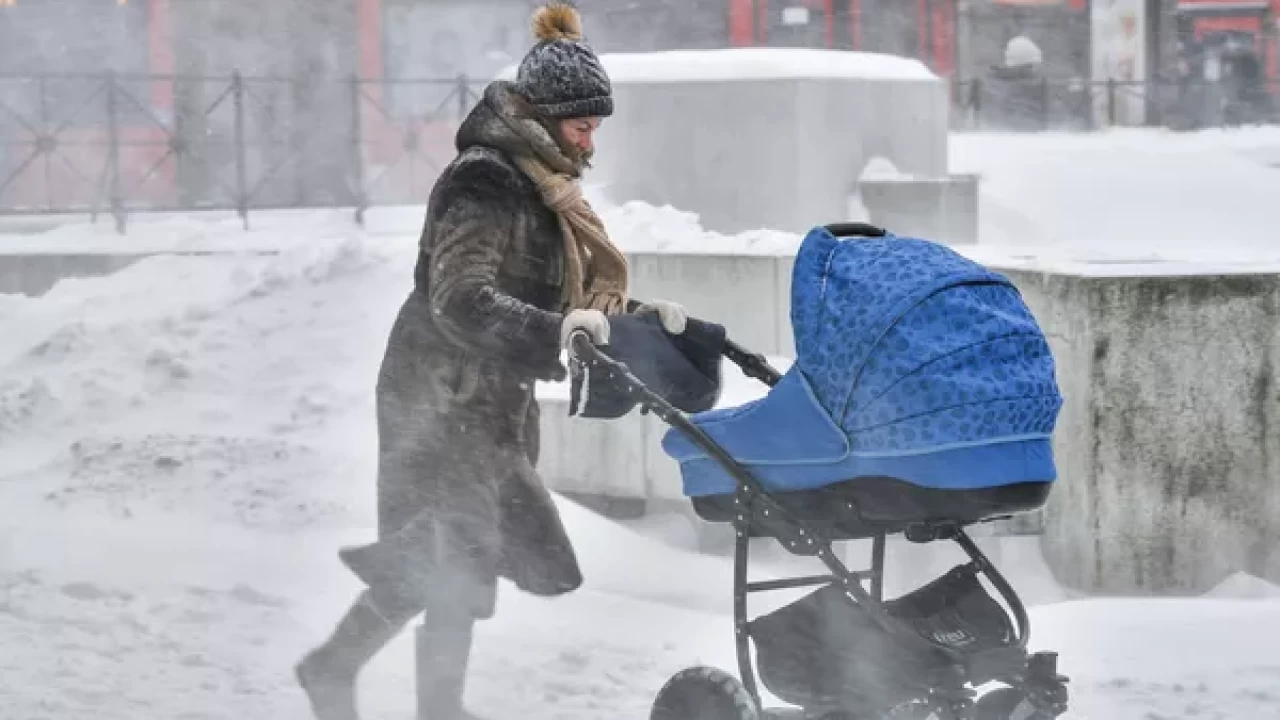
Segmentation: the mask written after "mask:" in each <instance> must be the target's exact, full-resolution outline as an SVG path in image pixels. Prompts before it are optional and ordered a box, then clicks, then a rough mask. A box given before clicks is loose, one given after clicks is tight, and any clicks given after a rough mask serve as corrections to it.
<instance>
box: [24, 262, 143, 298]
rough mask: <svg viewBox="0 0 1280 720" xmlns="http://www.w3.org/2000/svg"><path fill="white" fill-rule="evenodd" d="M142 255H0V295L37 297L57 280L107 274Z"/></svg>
mask: <svg viewBox="0 0 1280 720" xmlns="http://www.w3.org/2000/svg"><path fill="white" fill-rule="evenodd" d="M144 257H146V254H144V253H48V254H41V253H15V254H0V294H7V295H29V296H32V297H38V296H40V295H44V294H45V293H47V292H49V290H50V288H52V287H53V286H54V285H56V284H57V283H58V281H59V280H64V279H67V278H87V277H101V276H104V275H110V274H112V273H114V272H117V271H119V270H123V269H124V268H126V267H128V266H130V265H132V264H133V263H135V262H137V261H139V260H141V259H142V258H144Z"/></svg>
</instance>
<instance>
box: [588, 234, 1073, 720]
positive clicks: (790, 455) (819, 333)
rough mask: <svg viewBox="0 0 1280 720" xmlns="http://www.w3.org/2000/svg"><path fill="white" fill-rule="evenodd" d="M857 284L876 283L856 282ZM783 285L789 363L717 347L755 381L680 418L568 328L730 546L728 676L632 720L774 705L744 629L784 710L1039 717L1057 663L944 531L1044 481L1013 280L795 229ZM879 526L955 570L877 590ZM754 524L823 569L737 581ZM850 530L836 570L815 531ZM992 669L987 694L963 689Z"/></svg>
mask: <svg viewBox="0 0 1280 720" xmlns="http://www.w3.org/2000/svg"><path fill="white" fill-rule="evenodd" d="M847 236H860V237H864V238H870V239H866V240H859V241H856V242H850V241H846V240H844V239H842V238H843V237H847ZM904 268H905V269H904ZM887 276H888V277H896V278H899V280H900V282H897V283H896V284H895V283H885V282H882V281H883V280H884V278H885V277H887ZM868 278H871V279H874V281H875V282H876V283H879V285H878V286H877V287H875V288H868V287H866V284H867V283H868V282H871V280H868ZM873 284H874V283H873ZM792 286H793V288H792V319H793V326H794V330H795V333H796V348H797V362H796V364H795V365H794V366H793V367H792V369H791V370H790V371H789V372H788V373H786V374H785V375H784V374H781V373H779V372H778V371H777V370H775V369H774V368H772V367H770V366H769V364H768V363H767V362H766V361H765V359H764V358H763V357H762V356H760V355H756V354H753V353H751V352H749V351H747V350H745V349H744V348H741V347H739V346H737V345H736V344H734V343H733V342H732V341H730V340H728V339H727V338H726V339H725V340H724V343H723V348H722V354H723V356H724V357H725V358H727V359H729V360H730V361H732V362H734V363H735V364H736V365H738V366H739V367H740V368H741V369H742V371H743V373H744V374H745V375H747V376H748V377H752V378H755V379H758V380H761V381H762V382H764V383H765V384H766V385H768V386H769V387H770V391H769V393H768V394H767V395H766V397H765V398H763V399H761V400H758V401H755V402H753V403H748V404H747V405H744V406H742V407H739V408H732V409H722V410H719V409H718V410H710V411H707V412H699V413H695V414H693V415H690V416H686V415H684V414H683V413H681V412H680V411H679V410H677V409H676V408H675V407H674V406H673V405H672V403H670V402H668V401H667V400H666V399H665V398H664V397H662V396H661V395H659V394H657V393H655V392H654V391H653V390H652V389H651V388H649V387H647V386H646V384H645V383H644V382H642V381H640V380H639V379H637V378H636V376H635V375H634V374H632V372H631V371H630V370H629V369H628V367H627V365H626V364H625V363H623V362H620V361H618V360H616V359H614V358H613V357H611V356H610V355H609V354H607V353H606V352H605V351H603V350H602V349H601V348H597V347H595V346H594V345H593V344H592V343H591V342H590V340H589V339H588V337H587V336H586V335H585V334H584V333H576V334H574V335H573V336H572V337H571V339H570V349H571V353H572V355H573V356H574V360H575V362H576V363H579V364H580V365H582V366H585V368H586V371H587V372H589V373H590V374H591V376H592V382H593V383H600V382H603V383H606V384H608V385H610V386H611V387H612V388H613V390H612V391H613V392H614V393H619V394H621V395H622V396H624V397H626V398H628V399H629V401H631V402H634V403H635V405H638V406H639V407H640V408H641V409H642V411H644V412H652V413H654V414H655V415H657V416H658V417H659V418H660V419H662V420H663V421H664V422H666V423H667V424H668V425H670V426H671V428H672V430H671V431H670V432H669V433H668V435H667V437H666V439H665V440H664V447H665V449H666V450H667V452H668V454H669V455H671V456H672V457H673V458H675V459H676V460H677V461H678V462H679V463H680V466H681V471H682V473H683V476H684V484H685V494H686V495H687V496H688V497H689V498H690V500H691V502H692V504H693V506H694V508H695V510H696V512H698V514H699V515H700V516H701V517H703V518H704V519H707V520H709V521H712V522H726V523H731V524H732V526H733V528H734V530H735V535H736V538H737V540H736V543H735V553H734V588H733V593H734V623H735V630H736V633H735V639H736V647H737V654H738V671H739V677H740V679H733V678H732V677H729V676H727V675H725V674H724V673H722V672H721V671H718V670H715V669H709V668H694V669H691V670H688V671H685V672H682V673H680V674H677V675H676V676H675V677H673V678H672V679H671V681H669V682H668V684H667V685H666V686H665V687H664V688H663V689H662V691H661V692H660V693H659V696H658V699H657V701H656V702H655V705H654V710H653V714H652V716H651V720H690V718H692V717H695V716H696V717H697V719H698V720H738V719H743V720H748V719H749V720H758V718H761V717H779V718H780V717H790V716H791V715H788V714H787V712H789V711H784V710H771V709H766V708H765V707H764V706H763V704H762V701H761V697H760V692H759V689H758V688H757V685H756V666H757V662H755V661H754V660H753V657H752V642H753V641H754V645H755V650H756V653H757V654H758V668H759V674H760V678H761V680H763V682H764V684H765V686H766V687H767V688H768V689H769V690H770V691H771V692H773V694H774V695H776V696H777V697H779V698H780V699H782V700H783V701H785V702H789V703H792V704H794V705H797V706H799V708H800V712H801V713H802V715H797V716H796V717H801V716H803V717H830V718H853V717H856V718H864V717H865V718H869V719H870V718H876V717H889V716H893V717H919V718H925V717H928V716H929V713H930V712H933V713H935V715H936V717H938V718H939V719H940V720H943V719H946V720H1006V719H1008V718H1015V717H1016V718H1028V719H1031V720H1052V719H1053V718H1056V717H1058V716H1059V715H1061V714H1062V713H1063V712H1065V710H1066V686H1065V683H1066V678H1064V677H1062V676H1060V675H1059V674H1058V673H1057V668H1056V655H1055V654H1053V653H1035V654H1029V653H1028V651H1027V642H1028V635H1029V632H1030V627H1029V622H1028V617H1027V613H1026V610H1025V608H1024V607H1023V605H1022V603H1021V601H1020V600H1019V599H1018V597H1017V594H1016V593H1015V592H1014V591H1013V589H1012V587H1011V586H1010V585H1009V583H1008V582H1007V581H1006V580H1005V578H1004V577H1003V576H1002V575H1001V574H1000V573H999V571H998V570H996V568H995V567H994V566H992V564H991V563H990V561H989V560H988V559H987V558H986V556H985V555H984V554H983V553H982V551H981V550H980V549H979V548H978V547H977V545H976V544H975V543H974V542H973V540H972V539H971V538H970V537H969V536H968V535H967V534H966V533H965V531H964V527H965V526H966V525H970V524H974V523H978V522H985V521H989V520H992V519H996V518H1001V517H1007V516H1009V515H1012V514H1016V513H1019V512H1025V511H1028V510H1035V509H1037V508H1039V507H1041V506H1042V505H1043V504H1044V502H1045V500H1046V499H1047V497H1048V493H1049V489H1050V487H1051V485H1052V482H1053V481H1054V480H1055V479H1056V473H1055V471H1054V468H1053V460H1052V451H1051V449H1050V446H1049V436H1050V434H1051V432H1052V429H1053V424H1054V421H1055V419H1056V415H1057V411H1058V409H1059V407H1060V406H1061V398H1060V397H1059V396H1058V393H1057V386H1056V382H1055V380H1054V377H1053V373H1054V369H1053V363H1052V356H1051V354H1050V353H1049V351H1048V346H1047V344H1046V343H1045V339H1044V337H1043V335H1042V334H1041V333H1040V330H1039V327H1038V326H1037V325H1036V324H1035V321H1034V319H1033V318H1032V317H1031V315H1030V312H1029V311H1027V310H1026V308H1025V306H1023V305H1022V304H1021V300H1020V296H1019V295H1018V294H1017V291H1016V289H1014V288H1013V286H1012V285H1011V284H1010V283H1009V282H1008V280H1007V279H1005V278H1003V277H1002V276H999V275H997V274H995V273H991V272H989V271H987V270H985V269H984V268H981V267H978V266H977V265H975V264H973V263H971V262H970V261H968V260H966V259H963V258H960V257H959V256H958V255H956V254H955V253H954V252H952V251H950V250H949V249H947V248H945V247H943V246H940V245H935V244H933V243H928V242H926V241H922V240H914V239H905V238H897V237H894V236H893V235H891V234H889V233H886V232H884V231H883V230H880V229H878V228H874V227H871V226H865V225H856V224H854V225H841V226H830V227H827V228H817V229H815V230H814V231H813V232H811V233H810V234H809V236H808V237H806V239H805V241H804V242H803V243H802V245H801V248H800V250H799V253H798V254H797V258H796V270H795V275H794V277H793V282H792ZM872 290H874V291H875V292H872ZM866 298H876V301H875V302H867V301H866V300H865V299H866ZM849 302H856V303H860V305H858V306H857V307H853V308H847V307H844V305H846V304H848V303H849ZM931 333H932V335H931ZM898 533H901V534H902V535H903V536H904V537H905V538H906V539H907V540H909V541H912V542H931V541H936V540H951V541H953V542H955V543H956V544H958V545H959V546H960V548H961V549H962V550H963V551H964V552H965V553H966V555H968V557H969V558H970V561H969V562H968V563H966V564H964V565H960V566H957V567H956V568H954V569H953V570H952V571H950V572H949V573H947V574H945V575H943V576H942V577H940V578H938V579H936V580H934V581H933V582H931V583H929V584H927V585H925V586H923V587H921V588H918V589H916V590H914V591H912V592H910V593H907V594H906V595H903V596H901V597H898V598H895V599H892V600H888V601H886V600H885V599H884V597H883V573H884V555H885V544H886V539H887V538H888V536H889V535H892V534H898ZM761 536H767V537H772V538H775V539H776V540H778V541H779V542H780V543H781V544H782V545H783V546H784V547H785V548H787V549H788V550H789V551H790V552H792V553H794V554H798V555H809V556H813V557H816V558H817V559H818V560H820V561H821V562H822V563H823V565H824V566H825V567H826V568H827V570H828V571H829V572H828V573H827V574H823V575H817V576H812V577H800V578H791V579H785V580H774V581H763V582H753V581H750V580H749V578H748V565H749V563H748V555H749V550H750V547H751V538H753V537H761ZM853 538H870V539H872V541H873V543H872V564H871V568H870V569H868V570H857V571H855V570H850V569H849V568H848V567H846V566H845V565H844V563H843V562H841V561H840V560H839V559H838V558H837V557H836V554H835V553H834V552H833V550H832V543H833V542H834V541H837V540H843V539H853ZM980 577H985V578H986V579H987V580H988V581H989V583H990V584H991V585H992V587H994V589H995V591H996V593H997V594H998V596H999V597H1000V598H1001V599H1002V600H1003V601H1004V604H1005V605H1006V606H1007V607H1008V611H1007V612H1006V610H1005V608H1004V607H1002V606H1001V604H1000V603H999V602H997V600H996V598H995V597H993V596H992V595H991V594H990V593H988V592H987V590H986V588H985V587H984V586H983V584H982V583H981V582H980ZM808 586H820V587H819V589H817V590H816V591H813V592H811V593H810V594H808V595H806V596H804V597H802V598H800V599H799V600H796V601H794V602H792V603H790V604H788V605H786V606H784V607H782V608H779V609H777V610H774V611H773V612H770V613H768V614H765V615H763V616H761V617H758V618H756V619H754V620H752V619H750V618H749V617H748V612H747V598H748V595H749V594H751V593H755V592H763V591H770V590H780V589H788V588H801V587H808ZM991 681H999V682H1001V683H1003V684H1004V686H1005V687H1002V688H1000V689H997V690H994V691H991V692H990V693H988V694H986V695H984V696H982V697H981V698H978V699H976V700H975V696H976V691H975V688H976V687H977V686H978V685H982V684H985V683H988V682H991ZM708 703H710V705H708ZM707 707H716V708H719V710H716V711H715V712H710V714H708V712H709V711H706V708H707ZM904 709H907V710H910V711H911V712H913V713H918V714H914V715H905V716H903V715H899V714H898V713H900V712H902V711H903V710H904ZM699 713H701V714H699Z"/></svg>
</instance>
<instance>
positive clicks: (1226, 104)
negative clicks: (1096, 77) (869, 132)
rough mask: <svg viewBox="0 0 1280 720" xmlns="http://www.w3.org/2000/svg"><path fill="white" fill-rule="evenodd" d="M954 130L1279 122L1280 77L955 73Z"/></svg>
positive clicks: (1185, 127)
mask: <svg viewBox="0 0 1280 720" xmlns="http://www.w3.org/2000/svg"><path fill="white" fill-rule="evenodd" d="M951 99H952V118H953V122H952V126H953V128H955V129H957V130H1009V131H1022V132H1036V131H1063V130H1067V131H1092V130H1101V129H1105V128H1110V127H1166V128H1171V129H1175V130H1195V129H1202V128H1208V127H1233V126H1240V125H1259V124H1276V123H1280V82H1275V81H1264V82H1260V83H1258V84H1257V85H1254V86H1252V87H1247V86H1244V87H1242V86H1240V85H1237V84H1234V83H1229V82H1207V81H1196V82H1175V81H1164V80H1153V81H1134V82H1128V81H1116V80H1106V81H1084V80H1075V79H1060V78H1043V77H1042V78H1034V79H1031V78H1029V79H1004V78H983V79H967V80H966V79H955V80H952V81H951Z"/></svg>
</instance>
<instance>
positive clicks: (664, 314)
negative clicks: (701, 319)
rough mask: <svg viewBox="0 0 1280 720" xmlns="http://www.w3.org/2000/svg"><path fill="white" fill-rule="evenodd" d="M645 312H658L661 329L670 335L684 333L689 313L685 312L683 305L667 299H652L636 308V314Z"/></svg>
mask: <svg viewBox="0 0 1280 720" xmlns="http://www.w3.org/2000/svg"><path fill="white" fill-rule="evenodd" d="M646 312H656V313H658V319H659V320H660V321H662V327H663V329H664V330H666V331H667V332H669V333H671V334H672V335H680V334H682V333H684V329H685V327H686V325H687V324H688V322H689V313H687V312H685V309H684V306H683V305H679V304H677V303H673V302H670V301H669V300H652V301H650V302H647V303H644V304H643V305H641V306H640V307H638V308H636V314H640V313H646Z"/></svg>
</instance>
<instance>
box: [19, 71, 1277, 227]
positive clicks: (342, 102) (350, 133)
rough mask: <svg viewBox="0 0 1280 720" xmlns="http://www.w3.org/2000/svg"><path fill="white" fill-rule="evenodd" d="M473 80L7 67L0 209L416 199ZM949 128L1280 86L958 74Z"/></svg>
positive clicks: (1052, 122) (1265, 103)
mask: <svg viewBox="0 0 1280 720" xmlns="http://www.w3.org/2000/svg"><path fill="white" fill-rule="evenodd" d="M481 89H482V83H481V82H479V81H472V80H469V79H468V78H466V77H459V78H452V79H422V80H399V79H394V80H393V79H372V78H354V77H353V78H349V79H346V80H328V81H319V82H315V83H311V84H306V83H303V82H301V81H299V80H297V79H294V78H272V77H245V76H242V75H240V74H238V73H237V74H233V75H230V76H221V77H202V76H154V75H114V74H101V75H23V76H16V75H0V214H11V215H12V214H36V213H48V214H53V213H89V214H92V215H94V216H95V217H96V216H97V215H99V214H109V215H110V216H112V217H113V218H114V220H115V224H116V227H117V228H118V229H119V230H120V231H122V232H123V231H124V229H125V225H126V222H127V218H128V216H129V215H130V214H131V213H136V212H145V211H163V210H169V211H189V210H234V211H235V212H237V213H238V214H239V215H240V217H241V218H242V219H243V221H244V223H245V224H246V226H247V225H248V221H249V214H250V212H251V211H252V210H257V209H268V208H306V207H352V208H354V209H355V214H356V218H357V220H362V218H363V214H364V211H365V210H366V209H367V208H369V207H371V206H376V205H416V204H420V203H422V202H424V200H425V198H426V197H427V195H428V193H429V192H430V189H431V184H432V183H433V182H434V181H435V179H436V177H438V175H439V172H440V170H441V168H442V167H443V166H444V165H445V164H446V163H448V162H449V160H450V159H451V158H452V156H453V154H454V148H453V135H454V132H455V131H456V128H457V126H458V123H459V122H460V121H461V119H462V118H463V117H464V116H465V115H466V113H467V112H468V111H469V110H470V108H471V106H472V105H473V104H474V103H475V102H476V101H477V100H478V99H479V94H480V91H481ZM951 90H952V100H953V103H954V106H953V113H952V116H953V119H954V122H953V126H954V127H955V128H956V129H957V130H981V129H988V130H997V129H998V130H1014V131H1018V130H1021V131H1042V130H1077V131H1088V130H1093V129H1098V128H1103V127H1111V126H1152V125H1163V126H1166V127H1178V128H1195V127H1206V126H1222V125H1231V124H1239V123H1250V122H1275V121H1277V120H1280V116H1278V115H1277V107H1280V102H1278V100H1280V87H1278V86H1276V85H1274V84H1273V85H1272V86H1271V87H1269V88H1266V89H1265V91H1262V92H1257V91H1255V92H1254V93H1253V94H1252V95H1250V94H1247V93H1243V92H1241V91H1240V90H1239V89H1238V88H1234V87H1229V86H1227V85H1225V84H1205V83H1200V84H1174V83H1118V82H1102V83H1098V82H1078V81H1062V80H1053V79H1036V80H1007V79H1000V80H996V79H991V80H987V79H983V80H953V81H952V87H951Z"/></svg>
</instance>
